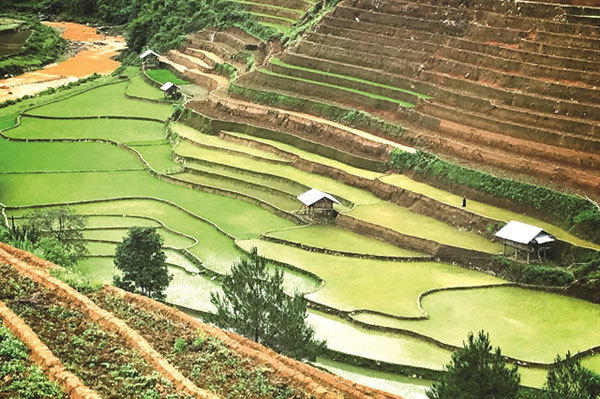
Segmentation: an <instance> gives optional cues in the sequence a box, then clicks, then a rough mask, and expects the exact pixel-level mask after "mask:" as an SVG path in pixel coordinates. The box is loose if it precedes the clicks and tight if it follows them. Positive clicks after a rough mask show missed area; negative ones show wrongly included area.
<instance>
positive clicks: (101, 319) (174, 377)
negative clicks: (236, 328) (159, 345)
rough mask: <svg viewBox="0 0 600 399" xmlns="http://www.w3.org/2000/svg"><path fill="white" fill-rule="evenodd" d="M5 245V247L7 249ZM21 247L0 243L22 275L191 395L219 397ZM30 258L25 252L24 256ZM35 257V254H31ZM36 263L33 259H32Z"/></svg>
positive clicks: (2, 254)
mask: <svg viewBox="0 0 600 399" xmlns="http://www.w3.org/2000/svg"><path fill="white" fill-rule="evenodd" d="M7 249H8V251H7ZM22 256H23V255H22V251H20V250H17V249H15V248H11V247H9V246H7V245H6V244H2V243H0V257H1V258H2V260H3V261H5V262H7V263H8V264H10V265H11V266H13V267H14V268H15V269H17V270H18V271H19V273H21V274H22V275H24V276H27V277H29V278H31V279H33V280H35V281H36V282H38V283H39V284H41V285H43V286H44V287H46V288H48V289H49V290H51V291H53V292H55V293H56V294H57V295H60V296H61V297H63V298H64V299H65V300H66V301H68V302H69V303H70V304H71V305H72V306H74V307H75V308H77V309H78V310H80V311H82V312H83V313H85V314H86V315H87V316H88V317H89V318H90V320H92V321H94V322H97V323H98V324H99V325H100V326H102V327H103V328H105V329H107V330H109V331H113V332H115V333H116V334H118V335H119V336H120V337H121V338H122V339H123V340H124V341H125V342H126V343H127V345H129V346H130V347H132V348H135V350H136V351H137V352H138V353H139V354H140V355H141V356H142V357H143V358H144V359H145V360H146V361H147V362H148V363H149V364H150V365H152V366H153V367H154V368H155V369H156V370H157V371H159V372H160V373H161V374H162V375H163V376H164V377H165V378H167V379H168V380H169V381H170V382H171V383H173V385H174V386H175V387H177V389H178V390H181V391H183V392H185V393H187V394H189V395H191V396H192V397H194V398H205V399H220V398H219V397H218V396H215V395H213V394H211V393H209V392H208V391H205V390H203V389H200V388H198V387H196V386H195V385H194V384H193V383H192V382H191V381H189V380H188V379H187V378H185V377H184V376H183V375H182V374H181V373H180V372H179V371H177V370H176V369H175V368H174V367H173V366H172V365H171V364H170V363H169V362H168V361H167V360H166V359H165V358H163V357H162V356H161V355H160V354H159V353H158V352H156V350H155V349H154V348H152V346H150V344H148V342H147V341H146V340H145V339H144V338H143V337H142V336H141V335H139V334H138V333H137V332H135V331H134V330H132V329H131V328H130V327H129V326H127V324H126V323H125V322H123V321H122V320H120V319H118V318H116V317H115V316H113V315H112V314H111V313H109V312H107V311H106V310H104V309H101V308H100V307H98V306H97V305H96V304H95V303H94V302H93V301H92V300H91V299H89V298H88V297H86V296H85V295H83V294H81V293H79V292H77V291H76V290H74V289H73V288H71V287H70V286H69V285H68V284H66V283H64V282H62V281H60V280H58V279H56V278H54V277H53V276H51V275H50V274H49V273H48V271H47V270H43V269H39V268H37V267H33V268H32V267H31V264H29V262H28V261H27V260H25V261H23V260H21V259H20V258H21V257H22ZM28 258H29V259H31V257H30V256H29V255H25V259H28ZM34 258H35V257H34ZM34 263H36V262H34Z"/></svg>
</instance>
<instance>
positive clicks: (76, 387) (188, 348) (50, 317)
mask: <svg viewBox="0 0 600 399" xmlns="http://www.w3.org/2000/svg"><path fill="white" fill-rule="evenodd" d="M57 267H58V266H56V265H54V264H52V263H50V262H46V261H43V260H41V259H39V258H37V257H35V256H33V255H31V254H30V253H27V252H24V251H21V250H18V249H15V248H13V247H10V246H8V245H5V244H0V269H1V270H2V274H3V278H4V279H5V280H6V282H7V284H3V285H2V289H1V290H0V301H1V302H0V318H1V319H2V320H3V321H4V322H5V323H6V325H7V327H8V328H9V329H10V330H11V332H12V333H13V334H14V335H16V336H18V337H19V338H21V339H22V340H23V342H24V343H25V344H26V345H27V346H28V347H29V348H30V350H32V356H31V358H32V361H33V362H34V363H35V364H37V365H39V366H40V367H41V368H42V370H44V373H45V374H46V375H47V376H48V377H49V378H50V379H51V380H55V381H56V382H57V383H58V384H59V385H60V386H61V387H62V388H63V390H64V391H65V393H66V394H67V395H69V396H70V397H71V398H99V397H112V396H113V395H115V394H119V395H127V397H132V398H133V397H142V396H143V395H144V394H147V393H148V392H155V393H154V394H155V395H158V396H156V397H159V396H160V397H167V396H168V395H174V396H168V397H178V398H185V397H194V398H222V397H223V398H224V397H227V398H252V397H254V398H259V397H260V398H269V397H273V398H282V397H283V398H289V397H294V398H311V397H313V398H332V399H333V398H357V399H358V398H382V399H383V398H390V399H391V398H398V396H395V395H392V394H388V393H383V392H380V391H377V390H374V389H371V388H366V387H363V386H360V385H357V384H354V383H352V382H350V381H348V380H345V379H343V378H341V377H336V376H333V375H331V374H328V373H326V372H324V371H321V370H318V369H315V368H314V367H311V366H309V365H307V364H304V363H300V362H298V361H295V360H292V359H290V358H287V357H285V356H282V355H278V354H276V353H275V352H273V351H272V350H270V349H267V348H265V347H263V346H262V345H259V344H257V343H254V342H252V341H250V340H248V339H246V338H243V337H241V336H239V335H237V334H234V333H231V332H226V331H223V330H220V329H218V328H215V327H213V326H210V325H207V324H204V323H202V322H200V321H198V320H197V319H195V318H193V317H190V316H188V315H186V314H184V313H182V312H180V311H178V310H176V309H173V308H170V307H168V306H166V305H163V304H161V303H158V302H155V301H153V300H151V299H148V298H146V297H142V296H139V295H136V294H131V293H126V292H124V291H122V290H119V289H117V288H115V287H109V286H105V287H104V288H102V289H100V290H96V291H94V292H88V296H85V295H83V294H81V293H79V292H77V291H76V290H75V289H73V288H71V287H70V286H68V285H67V284H66V283H64V282H62V281H60V280H58V279H57V278H55V277H53V276H52V275H51V274H50V271H51V270H52V269H54V268H57ZM13 312H14V313H13ZM15 314H16V315H15ZM25 325H28V328H27V327H24V326H25ZM61 337H63V338H61ZM64 337H69V339H64ZM40 340H41V342H40ZM44 344H45V345H46V346H47V348H45V349H44V348H42V349H40V347H42V346H43V345H44ZM115 354H118V356H115ZM65 368H66V369H67V371H64V369H65ZM78 379H79V380H78ZM140 386H141V387H143V388H140Z"/></svg>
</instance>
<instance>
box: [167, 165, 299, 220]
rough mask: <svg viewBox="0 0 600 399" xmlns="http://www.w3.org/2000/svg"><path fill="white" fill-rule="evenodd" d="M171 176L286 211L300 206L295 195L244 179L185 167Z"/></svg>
mask: <svg viewBox="0 0 600 399" xmlns="http://www.w3.org/2000/svg"><path fill="white" fill-rule="evenodd" d="M173 177H175V178H177V179H179V180H181V181H184V182H189V183H192V184H200V185H203V186H208V187H215V188H218V189H222V190H227V191H231V192H233V193H240V194H243V195H246V196H248V197H251V198H255V199H256V200H258V201H262V202H266V203H268V204H270V205H272V206H274V207H276V208H279V209H281V210H283V211H286V212H292V211H295V210H298V209H299V208H300V206H299V204H298V200H297V199H296V196H295V195H292V194H289V193H286V192H283V191H280V190H277V189H274V188H271V187H267V186H263V185H259V184H256V183H252V182H248V181H245V180H240V179H235V178H231V177H227V176H222V175H219V174H212V173H207V172H204V171H201V170H194V169H186V170H185V171H184V172H183V173H181V174H177V175H174V176H173Z"/></svg>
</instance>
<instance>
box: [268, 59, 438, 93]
mask: <svg viewBox="0 0 600 399" xmlns="http://www.w3.org/2000/svg"><path fill="white" fill-rule="evenodd" d="M269 62H270V63H271V64H273V65H279V66H282V67H284V68H290V69H297V70H300V71H307V72H314V73H318V74H319V75H325V76H331V77H334V78H341V79H346V80H351V81H353V82H359V83H365V84H368V85H371V86H376V87H383V88H386V89H391V90H396V91H399V92H402V93H408V94H412V95H414V96H417V97H419V98H424V99H430V98H431V97H430V96H428V95H426V94H421V93H417V92H416V91H411V90H407V89H402V88H400V87H396V86H390V85H386V84H383V83H377V82H372V81H370V80H365V79H360V78H355V77H353V76H347V75H339V74H337V73H331V72H325V71H321V70H319V69H312V68H306V67H301V66H297V65H292V64H286V63H285V62H283V61H281V60H280V59H279V58H277V57H273V58H271V59H270V61H269Z"/></svg>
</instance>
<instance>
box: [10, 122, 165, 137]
mask: <svg viewBox="0 0 600 399" xmlns="http://www.w3.org/2000/svg"><path fill="white" fill-rule="evenodd" d="M4 134H5V135H7V136H9V137H14V138H21V139H105V140H112V141H116V142H118V143H126V142H128V141H134V140H160V139H162V138H164V136H165V133H164V125H163V124H162V123H158V122H150V121H139V120H123V119H104V118H103V119H83V120H64V119H62V120H61V119H59V120H48V119H38V118H32V117H26V116H24V117H22V118H21V124H20V125H19V126H18V127H17V128H16V129H9V130H5V131H4Z"/></svg>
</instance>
